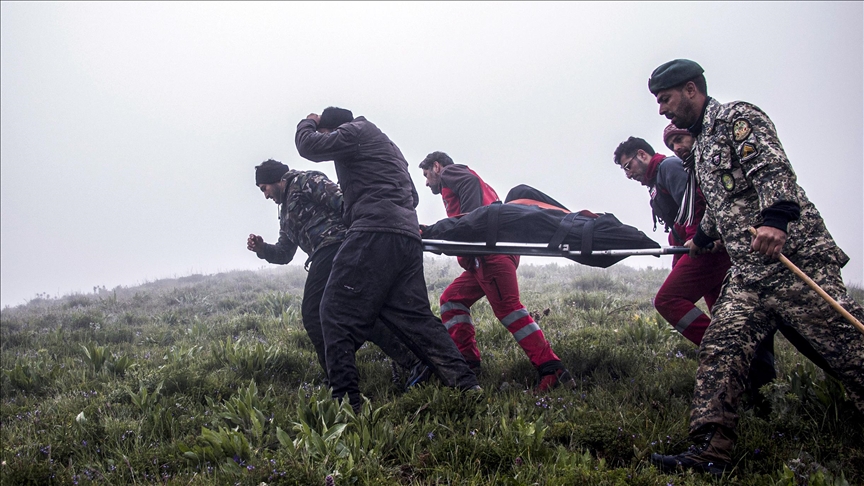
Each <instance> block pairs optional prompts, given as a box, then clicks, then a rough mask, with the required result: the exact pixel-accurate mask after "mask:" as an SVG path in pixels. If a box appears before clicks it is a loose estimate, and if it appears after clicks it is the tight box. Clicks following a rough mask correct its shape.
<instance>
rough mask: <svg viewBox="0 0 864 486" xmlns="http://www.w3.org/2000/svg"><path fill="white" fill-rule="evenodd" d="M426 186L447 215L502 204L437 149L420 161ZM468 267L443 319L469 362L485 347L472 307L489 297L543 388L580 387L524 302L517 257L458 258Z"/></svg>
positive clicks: (451, 290) (452, 289) (447, 297)
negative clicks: (477, 335) (480, 341)
mask: <svg viewBox="0 0 864 486" xmlns="http://www.w3.org/2000/svg"><path fill="white" fill-rule="evenodd" d="M420 168H421V169H423V176H424V177H425V178H426V185H427V186H428V187H429V188H430V189H431V190H432V193H433V194H441V198H442V199H443V200H444V208H445V209H446V210H447V217H453V216H456V215H459V214H464V213H468V212H471V211H473V210H475V209H477V208H479V207H481V206H486V205H489V204H492V203H496V202H500V200H499V199H498V195H497V194H496V193H495V190H494V189H492V187H491V186H489V184H486V183H485V182H483V179H481V178H480V176H478V175H477V174H476V173H475V172H474V171H472V170H471V169H469V168H468V167H467V166H464V165H461V164H454V163H453V159H451V158H450V157H449V156H448V155H447V154H445V153H444V152H432V153H431V154H429V155H427V156H426V158H425V159H423V162H421V163H420ZM458 261H459V265H460V266H461V267H462V268H464V269H465V271H464V272H463V273H462V275H460V276H459V277H457V278H456V280H454V281H453V283H451V284H450V285H449V286H448V287H447V289H446V290H445V291H444V293H443V294H442V295H441V320H442V321H443V322H444V325H445V326H446V327H447V331H448V332H449V333H450V337H452V338H453V341H454V342H455V343H456V347H458V348H459V351H460V352H461V353H462V356H464V357H465V360H466V361H467V362H468V364H469V366H471V367H472V368H475V369H476V368H479V366H480V351H479V350H478V349H477V341H476V340H475V339H474V334H475V333H474V322H473V320H472V319H471V306H472V305H473V304H474V303H475V302H477V301H478V300H480V299H481V298H482V297H483V296H486V299H487V300H488V301H489V305H490V306H491V307H492V311H493V312H494V313H495V317H497V318H498V319H499V320H500V321H501V323H502V324H504V327H506V328H507V330H508V331H510V333H511V334H512V335H513V337H514V338H515V339H516V342H518V343H519V345H520V346H521V347H522V349H523V350H524V351H525V354H527V355H528V358H529V359H530V360H531V364H532V365H534V367H535V368H536V369H537V372H538V373H539V375H540V383H539V384H538V385H537V390H538V391H547V390H551V389H553V388H556V387H558V386H559V385H561V384H565V385H566V386H571V387H572V386H574V385H575V383H574V382H573V378H572V377H571V376H570V373H569V372H568V371H567V370H566V369H564V365H562V364H561V360H560V359H559V358H558V356H556V355H555V353H554V352H552V347H551V346H549V342H548V341H546V337H545V336H544V335H543V331H541V330H540V327H539V326H538V325H537V323H536V322H534V319H532V318H531V315H530V314H529V313H528V310H527V309H525V306H523V305H522V302H520V301H519V284H518V283H517V281H516V267H518V266H519V257H518V256H517V255H487V256H480V257H458Z"/></svg>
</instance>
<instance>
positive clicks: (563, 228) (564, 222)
mask: <svg viewBox="0 0 864 486" xmlns="http://www.w3.org/2000/svg"><path fill="white" fill-rule="evenodd" d="M578 215H579V213H570V214H568V215H567V216H564V218H562V219H561V223H560V224H559V225H558V230H557V231H555V234H554V235H552V239H551V240H549V246H548V247H547V248H549V249H550V250H557V249H558V248H559V247H560V246H561V243H563V242H564V238H566V237H567V235H568V234H569V233H570V230H571V229H573V225H574V224H576V216H578Z"/></svg>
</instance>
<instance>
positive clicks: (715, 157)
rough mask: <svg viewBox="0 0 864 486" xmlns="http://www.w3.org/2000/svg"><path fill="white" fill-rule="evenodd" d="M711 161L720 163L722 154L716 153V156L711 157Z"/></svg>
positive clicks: (715, 163) (716, 163)
mask: <svg viewBox="0 0 864 486" xmlns="http://www.w3.org/2000/svg"><path fill="white" fill-rule="evenodd" d="M711 163H712V164H714V165H720V154H716V155H714V158H713V159H711Z"/></svg>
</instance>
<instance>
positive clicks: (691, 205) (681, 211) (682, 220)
mask: <svg viewBox="0 0 864 486" xmlns="http://www.w3.org/2000/svg"><path fill="white" fill-rule="evenodd" d="M710 102H711V97H710V96H708V97H706V98H705V105H704V106H702V114H701V115H700V116H699V120H697V121H696V123H694V124H693V126H691V127H690V128H688V129H687V130H688V131H689V132H690V133H692V134H693V137H694V138H698V137H699V135H700V134H701V133H702V124H703V123H704V122H705V112H706V111H707V110H708V103H710ZM694 148H695V147H694ZM682 162H683V165H684V170H686V171H687V185H686V186H684V197H683V198H682V199H681V206H680V207H679V208H678V214H677V215H676V216H675V222H676V223H678V224H680V225H683V226H690V225H691V224H693V218H694V216H695V215H696V209H695V208H696V188H697V186H698V183H697V182H696V157H694V156H693V150H692V149H691V150H690V155H688V156H687V158H686V159H684V160H683V161H682Z"/></svg>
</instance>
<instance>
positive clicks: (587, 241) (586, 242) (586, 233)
mask: <svg viewBox="0 0 864 486" xmlns="http://www.w3.org/2000/svg"><path fill="white" fill-rule="evenodd" d="M594 221H595V220H593V219H589V220H588V221H585V225H584V226H582V256H583V257H584V256H591V251H592V250H593V249H594Z"/></svg>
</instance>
